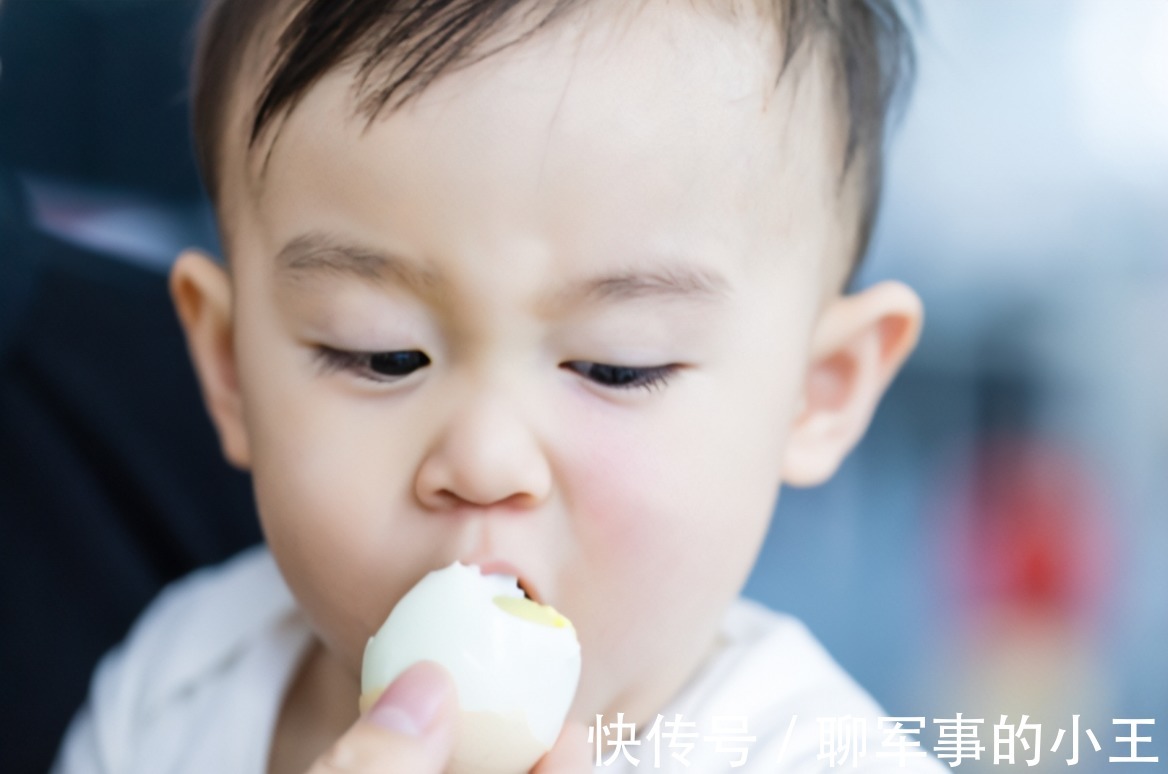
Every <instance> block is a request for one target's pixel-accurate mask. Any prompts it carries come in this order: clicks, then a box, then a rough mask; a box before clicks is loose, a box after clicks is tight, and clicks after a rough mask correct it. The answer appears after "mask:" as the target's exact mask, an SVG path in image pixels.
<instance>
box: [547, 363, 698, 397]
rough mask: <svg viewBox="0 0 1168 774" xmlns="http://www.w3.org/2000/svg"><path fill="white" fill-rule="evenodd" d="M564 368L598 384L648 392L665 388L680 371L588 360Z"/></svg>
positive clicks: (668, 366)
mask: <svg viewBox="0 0 1168 774" xmlns="http://www.w3.org/2000/svg"><path fill="white" fill-rule="evenodd" d="M563 367H564V368H568V369H570V370H572V371H575V372H576V373H578V374H580V375H581V376H583V377H585V378H587V379H591V380H592V381H594V382H596V383H597V384H600V385H603V386H605V387H615V388H617V389H623V390H627V389H632V388H634V387H642V388H644V389H646V390H652V389H655V388H658V387H664V386H665V383H666V382H668V381H669V378H670V377H671V376H673V374H674V373H675V372H676V371H677V370H678V366H676V365H661V366H649V367H634V366H619V365H608V364H606V363H591V362H588V361H586V360H573V361H570V362H568V363H564V365H563Z"/></svg>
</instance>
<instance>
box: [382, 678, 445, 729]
mask: <svg viewBox="0 0 1168 774" xmlns="http://www.w3.org/2000/svg"><path fill="white" fill-rule="evenodd" d="M449 692H450V680H449V678H448V677H446V675H445V673H444V671H443V669H442V667H440V666H438V665H437V664H434V663H432V662H429V661H422V662H419V663H417V664H414V665H413V666H412V667H410V668H409V669H407V670H406V671H405V672H402V674H401V675H400V676H399V677H398V678H397V679H396V680H394V681H393V682H392V683H391V684H390V686H389V687H388V688H386V689H385V692H384V693H382V694H381V697H380V698H379V699H378V700H377V703H376V704H374V705H373V707H372V708H371V709H370V710H369V714H368V716H367V719H368V720H369V721H370V722H371V723H374V724H375V725H378V726H381V727H382V728H387V729H389V730H390V731H396V732H398V733H399V734H406V735H407V736H422V735H424V734H425V733H426V732H427V731H429V730H430V726H432V725H433V724H434V719H435V718H436V717H437V716H438V711H439V710H440V709H441V708H442V703H443V701H444V700H445V699H446V696H447V694H448V693H449Z"/></svg>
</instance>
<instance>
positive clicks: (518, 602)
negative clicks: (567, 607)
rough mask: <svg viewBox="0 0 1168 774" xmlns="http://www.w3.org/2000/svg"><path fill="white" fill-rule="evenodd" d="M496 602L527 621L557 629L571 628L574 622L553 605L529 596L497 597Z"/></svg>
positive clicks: (504, 609)
mask: <svg viewBox="0 0 1168 774" xmlns="http://www.w3.org/2000/svg"><path fill="white" fill-rule="evenodd" d="M494 601H495V604H496V605H498V606H499V608H500V609H501V610H503V611H504V612H506V613H510V614H511V615H513V616H515V617H517V618H522V619H523V620H525V621H531V622H532V623H537V624H542V625H543V626H551V627H552V628H555V629H571V628H572V622H571V621H569V620H568V619H567V618H565V617H564V616H562V615H560V613H559V612H557V611H556V609H555V608H554V607H552V606H551V605H541V604H539V603H538V602H532V601H531V600H530V599H528V598H527V597H503V596H499V597H495V600H494Z"/></svg>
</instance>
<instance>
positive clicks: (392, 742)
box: [308, 661, 458, 774]
mask: <svg viewBox="0 0 1168 774" xmlns="http://www.w3.org/2000/svg"><path fill="white" fill-rule="evenodd" d="M457 707H458V701H457V697H456V692H455V688H454V682H453V681H452V680H451V679H450V675H449V674H448V673H447V672H446V670H445V669H443V668H442V667H441V666H439V665H438V664H435V663H433V662H432V661H421V662H418V663H417V664H414V665H413V666H411V667H410V668H409V669H407V670H406V671H405V672H402V673H401V675H400V676H398V678H397V679H396V680H394V681H393V682H392V683H390V685H389V687H388V688H386V689H385V692H384V693H382V694H381V697H380V698H379V699H378V700H377V703H376V704H374V705H373V706H372V707H371V708H370V709H369V711H368V712H367V713H365V715H363V716H362V717H361V719H360V720H358V721H357V722H356V723H354V724H353V726H352V727H351V728H350V729H349V730H348V731H347V732H346V733H345V735H344V736H342V737H341V738H340V739H338V740H337V741H336V742H334V743H333V746H332V747H330V748H329V749H328V751H327V752H325V754H324V755H322V756H321V757H320V758H319V759H318V760H317V762H316V763H315V764H313V766H312V768H311V769H310V770H309V772H308V774H337V772H346V774H363V773H364V774H373V773H374V772H377V773H378V774H386V772H409V773H410V774H439V773H440V772H442V771H443V770H444V769H445V768H446V763H447V761H448V760H449V759H450V751H451V747H452V746H453V743H454V723H455V711H456V710H457Z"/></svg>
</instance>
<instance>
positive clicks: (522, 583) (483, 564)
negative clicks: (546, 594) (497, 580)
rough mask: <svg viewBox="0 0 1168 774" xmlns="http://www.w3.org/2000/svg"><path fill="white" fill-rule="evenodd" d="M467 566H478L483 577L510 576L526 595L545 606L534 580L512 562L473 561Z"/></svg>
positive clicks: (497, 560) (499, 560) (494, 560)
mask: <svg viewBox="0 0 1168 774" xmlns="http://www.w3.org/2000/svg"><path fill="white" fill-rule="evenodd" d="M467 564H474V565H477V566H478V568H479V569H480V570H481V571H482V573H483V575H510V576H511V577H513V578H515V580H516V581H517V582H518V583H519V588H520V590H522V591H523V593H524V594H526V595H527V596H528V597H530V598H531V599H532V601H534V602H538V603H540V604H543V598H542V597H540V595H539V590H538V589H537V588H536V587H535V584H534V583H533V582H532V580H531V579H530V578H529V577H527V576H526V575H524V574H523V573H522V572H520V570H519V568H518V567H516V566H515V565H513V564H511V563H510V562H508V561H505V560H503V559H483V560H474V559H472V560H470V561H468V562H467Z"/></svg>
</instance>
